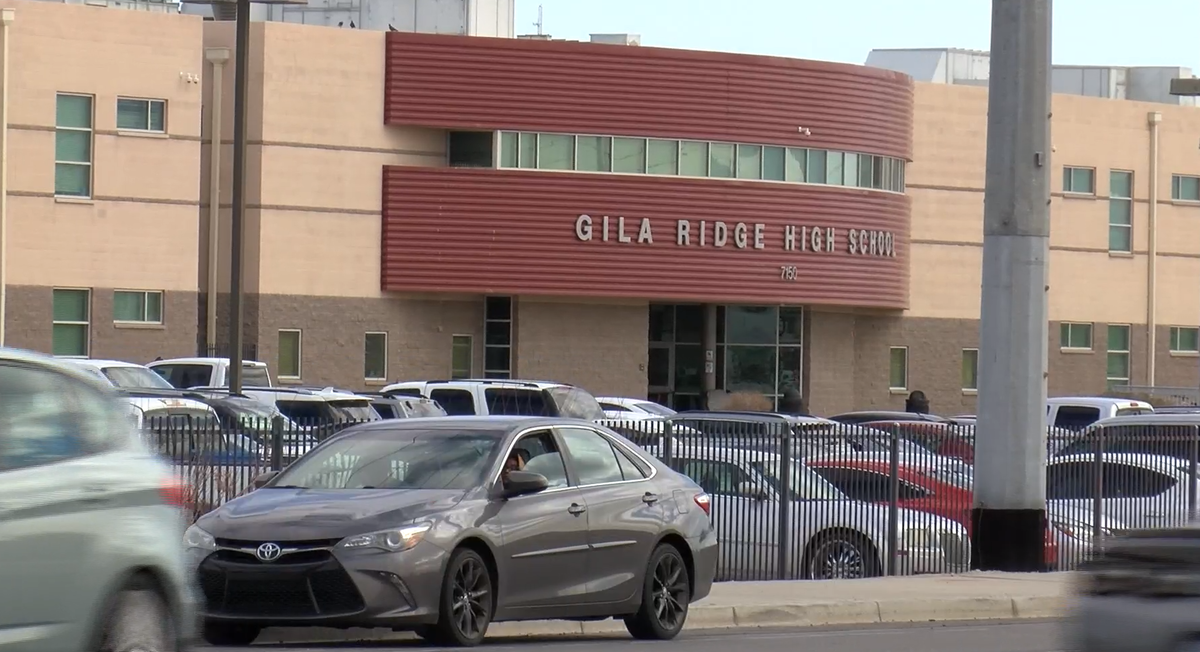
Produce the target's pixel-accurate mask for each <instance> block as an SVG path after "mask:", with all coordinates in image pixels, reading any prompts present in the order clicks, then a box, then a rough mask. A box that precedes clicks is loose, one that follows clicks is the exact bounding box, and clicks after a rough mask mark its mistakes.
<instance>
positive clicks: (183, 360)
mask: <svg viewBox="0 0 1200 652" xmlns="http://www.w3.org/2000/svg"><path fill="white" fill-rule="evenodd" d="M220 363H225V364H229V358H167V359H166V360H155V361H154V362H151V363H149V364H147V365H146V366H147V367H154V366H157V365H164V364H220ZM242 366H243V367H245V366H250V367H265V366H267V363H265V362H259V361H258V360H242Z"/></svg>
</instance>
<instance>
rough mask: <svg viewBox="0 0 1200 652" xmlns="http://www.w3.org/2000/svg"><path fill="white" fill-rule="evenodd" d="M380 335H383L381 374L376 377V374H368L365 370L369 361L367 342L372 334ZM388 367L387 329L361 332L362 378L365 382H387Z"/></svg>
mask: <svg viewBox="0 0 1200 652" xmlns="http://www.w3.org/2000/svg"><path fill="white" fill-rule="evenodd" d="M380 335H382V336H383V375H382V376H378V377H376V376H372V375H370V374H369V373H368V372H367V370H368V367H369V366H370V361H369V359H368V357H367V349H368V346H367V342H368V341H369V340H370V338H371V337H372V336H380ZM388 367H389V365H388V333H387V331H367V332H365V333H363V380H365V381H367V382H375V383H378V382H387V377H388V371H389V369H388Z"/></svg>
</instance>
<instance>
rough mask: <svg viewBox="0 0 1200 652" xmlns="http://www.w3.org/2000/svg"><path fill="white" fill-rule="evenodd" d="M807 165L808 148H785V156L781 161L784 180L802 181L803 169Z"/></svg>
mask: <svg viewBox="0 0 1200 652" xmlns="http://www.w3.org/2000/svg"><path fill="white" fill-rule="evenodd" d="M807 165H808V150H807V149H797V148H795V147H789V148H787V157H786V158H785V159H784V161H783V179H784V181H796V182H799V183H804V180H805V179H804V169H805V167H806V166H807Z"/></svg>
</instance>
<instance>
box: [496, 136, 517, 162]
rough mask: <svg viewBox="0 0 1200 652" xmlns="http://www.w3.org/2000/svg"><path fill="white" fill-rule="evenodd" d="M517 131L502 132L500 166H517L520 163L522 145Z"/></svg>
mask: <svg viewBox="0 0 1200 652" xmlns="http://www.w3.org/2000/svg"><path fill="white" fill-rule="evenodd" d="M517 143H518V136H517V134H516V133H515V132H512V131H505V132H503V133H501V134H500V167H502V168H515V167H518V166H519V164H520V147H519V146H518V144H517Z"/></svg>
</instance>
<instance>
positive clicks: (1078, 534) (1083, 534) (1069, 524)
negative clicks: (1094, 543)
mask: <svg viewBox="0 0 1200 652" xmlns="http://www.w3.org/2000/svg"><path fill="white" fill-rule="evenodd" d="M1050 524H1051V525H1053V526H1054V529H1055V530H1058V531H1059V532H1062V533H1063V534H1065V535H1067V536H1069V537H1071V538H1072V539H1083V540H1085V541H1090V540H1091V538H1092V526H1090V525H1087V524H1086V523H1080V522H1079V521H1070V520H1066V519H1054V520H1052V521H1050ZM1100 533H1101V534H1103V535H1109V534H1112V533H1111V532H1108V531H1107V530H1105V529H1104V528H1101V529H1100Z"/></svg>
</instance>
